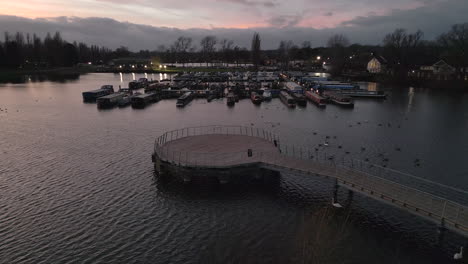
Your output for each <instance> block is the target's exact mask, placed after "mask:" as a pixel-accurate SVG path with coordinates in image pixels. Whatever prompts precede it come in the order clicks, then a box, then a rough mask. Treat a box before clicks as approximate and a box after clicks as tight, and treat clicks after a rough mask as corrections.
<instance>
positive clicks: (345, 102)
mask: <svg viewBox="0 0 468 264" xmlns="http://www.w3.org/2000/svg"><path fill="white" fill-rule="evenodd" d="M326 96H327V97H328V98H329V100H330V101H331V102H332V103H333V104H336V105H339V106H343V107H354V101H353V99H351V97H348V96H344V95H341V94H339V93H334V92H329V93H326Z"/></svg>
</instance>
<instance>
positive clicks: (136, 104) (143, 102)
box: [131, 93, 159, 108]
mask: <svg viewBox="0 0 468 264" xmlns="http://www.w3.org/2000/svg"><path fill="white" fill-rule="evenodd" d="M158 100H159V95H158V94H156V93H145V94H139V95H135V96H132V99H131V102H132V107H133V108H144V107H145V106H147V105H149V104H151V103H154V102H156V101H158Z"/></svg>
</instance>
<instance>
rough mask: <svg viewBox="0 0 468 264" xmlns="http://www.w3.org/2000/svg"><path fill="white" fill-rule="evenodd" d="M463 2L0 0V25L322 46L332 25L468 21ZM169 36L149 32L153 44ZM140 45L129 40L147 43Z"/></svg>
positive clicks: (369, 27)
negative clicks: (261, 37) (254, 37)
mask: <svg viewBox="0 0 468 264" xmlns="http://www.w3.org/2000/svg"><path fill="white" fill-rule="evenodd" d="M466 6H468V4H467V2H466V0H392V1H388V0H353V1H350V0H330V1H313V0H309V1H307V0H289V1H278V0H260V1H257V0H198V1H172V0H133V1H129V0H74V1H69V0H18V1H10V0H0V15H1V16H0V28H5V29H6V30H9V31H16V30H21V31H39V32H38V33H40V34H43V33H44V32H45V31H46V30H49V31H56V30H60V31H62V32H63V31H76V34H74V35H75V36H76V38H79V39H78V40H82V39H83V40H88V41H95V42H101V43H102V44H109V43H108V41H107V42H106V40H105V39H104V36H105V35H106V34H107V32H112V31H115V28H113V29H112V28H109V29H108V30H105V31H107V32H101V36H102V37H103V39H101V40H99V38H97V35H99V34H97V33H96V32H93V31H95V29H93V27H92V26H91V25H92V24H90V23H96V25H95V26H96V27H98V28H101V29H102V30H104V28H103V27H104V26H105V24H107V26H116V25H119V27H121V28H122V31H128V30H134V31H135V30H136V29H138V30H137V31H148V30H154V31H155V32H159V31H161V30H162V31H164V32H167V31H168V30H169V29H170V31H171V32H172V33H173V34H174V36H175V35H176V34H177V33H179V34H181V32H188V31H190V32H188V33H187V34H188V35H193V37H194V38H196V37H197V34H209V32H213V34H221V35H222V36H224V37H228V38H232V39H234V40H235V41H238V42H239V44H240V45H246V44H247V43H246V40H247V39H248V37H247V36H250V33H251V32H252V31H253V30H255V31H259V32H260V33H261V34H262V33H265V34H270V32H271V33H272V34H273V35H275V32H276V33H278V32H283V33H285V34H282V36H287V37H290V38H291V39H292V40H294V41H303V40H310V39H319V40H317V41H316V43H315V44H316V45H323V43H324V41H325V38H327V37H328V36H329V35H330V34H332V33H334V32H340V33H345V34H349V37H350V38H351V40H352V41H354V42H360V43H362V42H363V43H372V42H374V43H376V42H379V41H380V40H381V39H379V38H381V37H382V34H383V33H387V32H388V31H393V30H394V29H395V28H396V27H404V28H408V29H409V30H416V29H418V28H420V29H422V30H423V31H424V32H425V33H426V37H429V38H431V37H434V36H435V35H437V34H439V33H441V31H445V30H447V29H448V28H449V27H450V25H452V24H455V23H463V22H467V21H468V19H465V18H464V17H466V14H467V11H468V8H467V7H466ZM465 20H466V21H465ZM111 22H112V23H111ZM435 22H437V23H435ZM41 24H44V25H43V26H42V27H41V26H40V25H41ZM148 26H149V27H148ZM15 27H16V30H15ZM47 27H49V29H47ZM80 27H83V28H81V29H80ZM128 27H131V28H132V29H129V28H128ZM158 30H159V31H158ZM63 33H64V34H65V35H67V34H68V35H70V37H72V36H73V35H72V34H71V33H67V32H63ZM121 33H122V32H121ZM127 33H128V32H127ZM133 33H134V34H137V32H133ZM304 34H306V36H305V35H304ZM309 35H310V36H309ZM122 37H123V36H122ZM168 37H169V36H168ZM171 37H173V36H171ZM266 37H267V39H268V38H269V36H266ZM278 37H279V36H278ZM276 38H277V37H276V36H275V37H273V36H272V37H271V40H272V41H277V40H278V39H276ZM355 38H356V39H355ZM147 40H148V39H146V40H145V41H147ZM168 41H169V40H168V39H167V38H166V39H164V40H156V39H155V40H154V41H153V43H151V45H153V46H154V45H155V42H157V43H161V44H168ZM278 41H279V40H278ZM98 44H100V43H98ZM123 44H126V43H123ZM146 44H148V45H149V43H147V42H145V43H142V45H135V44H134V45H133V46H134V48H145V47H146V46H147V45H146ZM115 45H116V43H113V44H111V46H115ZM267 45H270V44H267ZM271 45H272V47H273V46H276V45H277V43H274V45H273V44H271ZM130 46H132V45H130Z"/></svg>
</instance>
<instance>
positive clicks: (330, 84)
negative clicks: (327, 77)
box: [313, 81, 359, 90]
mask: <svg viewBox="0 0 468 264" xmlns="http://www.w3.org/2000/svg"><path fill="white" fill-rule="evenodd" d="M313 88H314V90H356V89H359V85H357V84H353V83H344V82H336V81H325V82H318V83H317V84H316V85H315V86H314V87H313Z"/></svg>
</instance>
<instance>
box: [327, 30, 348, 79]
mask: <svg viewBox="0 0 468 264" xmlns="http://www.w3.org/2000/svg"><path fill="white" fill-rule="evenodd" d="M348 46H349V40H348V38H347V37H346V36H345V35H343V34H336V35H333V36H331V37H330V38H329V39H328V41H327V47H328V49H329V50H328V52H329V58H330V60H331V61H330V62H331V65H332V69H331V71H332V73H333V74H340V73H341V72H342V71H343V69H344V68H345V65H346V60H347V57H348V52H347V49H346V48H347V47H348Z"/></svg>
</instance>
